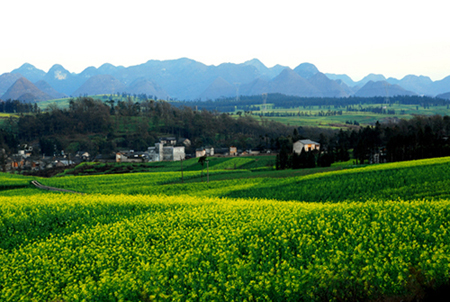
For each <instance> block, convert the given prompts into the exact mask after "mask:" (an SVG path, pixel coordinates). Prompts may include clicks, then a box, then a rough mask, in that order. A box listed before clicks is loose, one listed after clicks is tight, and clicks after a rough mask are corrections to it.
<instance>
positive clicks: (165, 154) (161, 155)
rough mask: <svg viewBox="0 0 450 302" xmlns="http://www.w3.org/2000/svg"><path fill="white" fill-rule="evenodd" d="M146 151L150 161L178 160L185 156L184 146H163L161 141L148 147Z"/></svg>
mask: <svg viewBox="0 0 450 302" xmlns="http://www.w3.org/2000/svg"><path fill="white" fill-rule="evenodd" d="M147 153H148V156H149V158H150V160H151V161H163V160H166V161H179V160H184V159H185V157H186V154H185V147H184V146H164V144H162V143H156V144H155V147H148V151H147Z"/></svg>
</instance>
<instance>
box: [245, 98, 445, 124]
mask: <svg viewBox="0 0 450 302" xmlns="http://www.w3.org/2000/svg"><path fill="white" fill-rule="evenodd" d="M261 106H262V105H261ZM384 106H385V105H384V104H370V105H361V107H360V108H361V109H365V108H380V107H384ZM353 107H354V108H359V105H358V106H353ZM386 108H387V109H389V110H395V114H376V113H372V112H361V111H346V110H345V108H339V109H335V108H333V107H331V106H329V107H327V106H307V107H306V108H304V107H302V106H301V107H297V108H291V109H285V108H271V109H270V110H267V111H265V112H266V113H267V112H273V113H274V114H275V115H276V114H279V115H291V114H297V113H299V112H302V113H304V114H308V115H309V116H305V115H301V116H264V117H263V118H264V119H267V120H274V121H277V122H281V123H283V124H289V125H291V126H310V127H324V128H353V127H354V126H353V125H349V124H346V122H347V121H350V122H352V123H353V122H354V121H356V122H358V123H359V124H360V125H363V126H365V125H373V124H375V123H376V122H377V121H379V122H380V123H382V122H386V121H389V120H392V119H395V118H398V119H410V118H412V117H413V116H414V115H434V114H440V115H448V114H449V113H450V109H448V108H447V106H432V107H429V108H424V107H421V106H417V105H402V104H391V105H390V106H388V107H386ZM328 110H331V111H338V110H342V115H329V116H319V113H320V112H325V113H326V112H327V111H328ZM252 113H253V114H255V115H260V114H261V113H262V111H252ZM258 118H259V117H258Z"/></svg>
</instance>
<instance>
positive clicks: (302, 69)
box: [294, 63, 319, 79]
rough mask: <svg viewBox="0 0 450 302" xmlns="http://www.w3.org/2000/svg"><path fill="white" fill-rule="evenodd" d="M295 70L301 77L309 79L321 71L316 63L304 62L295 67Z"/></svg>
mask: <svg viewBox="0 0 450 302" xmlns="http://www.w3.org/2000/svg"><path fill="white" fill-rule="evenodd" d="M294 71H295V72H296V73H297V74H298V75H300V76H301V77H303V78H305V79H308V78H310V77H312V76H314V75H315V74H317V73H318V72H319V69H317V67H316V66H315V65H314V64H311V63H302V64H300V65H298V66H297V67H295V68H294Z"/></svg>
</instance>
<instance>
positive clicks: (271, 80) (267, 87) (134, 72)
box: [0, 58, 450, 102]
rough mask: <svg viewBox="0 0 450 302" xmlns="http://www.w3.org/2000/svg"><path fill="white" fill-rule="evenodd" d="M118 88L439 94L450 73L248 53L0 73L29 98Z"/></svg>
mask: <svg viewBox="0 0 450 302" xmlns="http://www.w3.org/2000/svg"><path fill="white" fill-rule="evenodd" d="M122 92H126V93H130V94H146V95H148V96H149V97H150V96H153V97H157V98H159V99H167V98H171V99H178V100H194V99H202V100H207V99H217V98H221V97H233V96H236V95H237V94H239V95H258V94H263V93H282V94H286V95H295V96H303V97H349V96H352V95H355V96H360V97H372V96H383V97H384V96H394V95H428V96H437V95H439V96H441V97H444V98H448V96H449V92H450V76H448V77H446V78H444V79H442V80H440V81H434V82H433V81H432V80H431V79H430V78H429V77H426V76H415V75H408V76H405V77H404V78H403V79H400V80H398V79H394V78H388V79H386V78H385V77H384V76H383V75H376V74H369V75H368V76H366V77H365V78H364V79H362V80H361V81H358V82H355V81H353V80H352V79H351V78H350V77H349V76H347V75H345V74H340V75H337V74H324V73H322V72H320V71H319V70H318V69H317V68H316V66H314V65H313V64H310V63H302V64H300V65H298V66H297V67H296V68H294V69H290V68H289V67H285V66H281V65H276V66H274V67H272V68H268V67H266V66H265V65H264V64H263V63H261V62H260V61H259V60H257V59H253V60H250V61H247V62H245V63H242V64H233V63H224V64H220V65H218V66H212V65H211V66H208V65H205V64H203V63H200V62H197V61H194V60H190V59H187V58H181V59H177V60H167V61H158V60H150V61H148V62H146V63H143V64H140V65H136V66H130V67H123V66H113V65H111V64H108V63H106V64H103V65H102V66H100V67H99V68H95V67H88V68H86V69H85V70H83V71H82V72H81V73H79V74H76V73H71V72H70V71H68V70H66V69H65V68H64V67H63V66H61V65H59V64H55V65H53V66H52V67H51V68H50V70H49V71H48V72H44V71H42V70H39V69H37V68H36V67H34V66H33V65H31V64H28V63H25V64H23V65H22V66H21V67H19V68H17V69H14V70H13V71H11V72H10V73H5V74H2V75H0V99H2V100H8V99H19V100H23V101H27V102H34V101H42V100H48V99H54V98H63V97H66V96H73V97H77V96H80V95H86V94H87V95H94V94H112V93H122Z"/></svg>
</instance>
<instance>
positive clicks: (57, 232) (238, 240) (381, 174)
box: [0, 158, 450, 301]
mask: <svg viewBox="0 0 450 302" xmlns="http://www.w3.org/2000/svg"><path fill="white" fill-rule="evenodd" d="M228 160H229V161H230V162H229V163H227V159H220V160H217V161H216V162H213V161H211V170H210V173H211V176H216V177H218V178H217V179H222V180H212V181H210V182H209V183H207V182H206V181H205V178H202V180H203V182H202V181H201V180H200V174H201V173H202V172H201V170H199V169H198V167H196V163H193V162H192V163H189V162H187V163H186V167H187V168H188V167H190V168H191V170H190V171H185V172H184V176H185V180H186V182H185V183H180V172H181V171H179V170H178V171H171V172H169V171H166V172H163V171H159V170H156V171H154V172H140V173H126V174H116V175H114V174H109V175H86V176H65V177H54V178H48V179H43V178H35V177H25V176H20V175H8V174H0V182H1V183H2V184H3V186H2V187H1V188H0V213H1V216H0V217H1V220H0V267H1V269H0V300H1V301H18V300H23V301H153V300H156V301H169V300H170V301H172V300H181V301H211V300H215V301H231V300H234V301H257V300H258V301H267V300H272V301H362V300H363V301H367V300H371V301H381V300H389V301H401V300H405V301H406V300H408V299H409V300H412V299H422V298H427V297H428V298H430V294H433V290H434V291H435V290H437V288H439V287H440V286H444V285H447V284H449V281H450V280H449V278H450V276H449V270H450V236H448V231H449V226H450V198H449V194H450V190H449V189H448V188H449V187H450V180H449V179H448V177H447V175H449V172H450V158H438V159H428V160H420V161H413V162H401V163H391V164H382V165H372V166H366V167H359V168H352V169H345V170H339V171H331V172H327V171H324V170H319V169H317V170H316V171H315V172H312V171H309V172H305V174H304V175H297V176H292V175H289V174H285V175H284V176H290V177H282V176H283V175H281V174H279V175H278V176H275V175H276V173H279V171H270V170H265V171H264V173H265V174H264V177H262V176H263V174H259V175H258V174H254V175H253V176H254V177H250V176H249V175H251V174H252V173H259V172H258V168H255V167H256V166H258V165H259V163H255V161H254V160H253V161H251V158H250V160H249V159H245V158H243V159H239V161H238V162H235V163H236V166H237V167H239V169H234V163H233V160H230V159H228ZM230 164H231V166H233V169H228V168H229V165H230ZM246 165H247V166H250V167H252V165H253V168H248V169H246V168H245V166H246ZM169 166H170V165H167V166H166V167H165V168H166V169H169ZM214 167H215V168H214ZM260 167H261V166H260ZM310 170H315V169H310ZM291 172H292V171H291ZM271 173H273V177H270V176H272V174H271ZM284 173H287V172H284ZM258 176H259V177H258ZM32 179H37V180H38V181H40V182H41V183H42V184H44V185H49V186H55V187H59V188H66V189H71V190H75V191H80V192H84V193H87V195H77V194H68V193H61V192H56V193H52V192H48V191H40V190H38V189H35V188H32V187H31V185H29V182H30V181H31V180H32ZM188 181H190V182H188Z"/></svg>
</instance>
